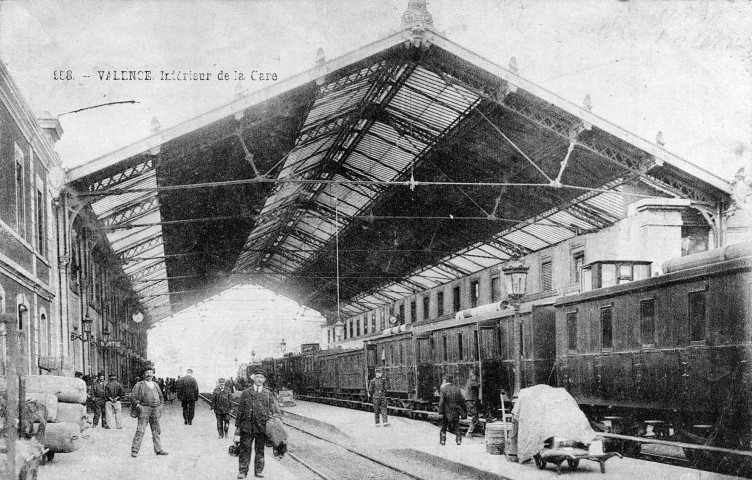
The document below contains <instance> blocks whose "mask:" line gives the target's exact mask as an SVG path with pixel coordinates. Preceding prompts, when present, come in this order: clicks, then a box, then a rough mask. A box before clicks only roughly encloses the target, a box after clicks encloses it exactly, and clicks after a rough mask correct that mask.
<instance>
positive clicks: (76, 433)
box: [25, 375, 87, 453]
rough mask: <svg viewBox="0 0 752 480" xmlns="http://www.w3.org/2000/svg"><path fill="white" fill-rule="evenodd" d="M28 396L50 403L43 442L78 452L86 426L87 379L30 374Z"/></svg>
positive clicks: (53, 448)
mask: <svg viewBox="0 0 752 480" xmlns="http://www.w3.org/2000/svg"><path fill="white" fill-rule="evenodd" d="M25 378H26V398H27V400H30V399H31V400H36V401H37V403H41V404H43V405H45V406H46V407H47V422H48V423H47V427H46V430H45V433H44V440H43V443H44V446H45V447H46V448H48V449H49V451H50V452H51V453H70V452H75V451H76V450H78V449H79V447H80V439H81V432H82V431H83V430H84V428H85V427H86V422H87V417H86V383H85V382H84V381H83V380H81V379H80V378H74V377H61V376H57V375H27V376H26V377H25Z"/></svg>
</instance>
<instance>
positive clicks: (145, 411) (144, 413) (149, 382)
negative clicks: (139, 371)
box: [131, 367, 167, 457]
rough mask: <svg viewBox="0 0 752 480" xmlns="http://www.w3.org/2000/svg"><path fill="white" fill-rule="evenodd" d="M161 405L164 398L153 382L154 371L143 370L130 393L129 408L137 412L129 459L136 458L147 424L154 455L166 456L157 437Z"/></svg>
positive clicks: (158, 434) (151, 369)
mask: <svg viewBox="0 0 752 480" xmlns="http://www.w3.org/2000/svg"><path fill="white" fill-rule="evenodd" d="M162 405H164V397H163V396H162V391H161V390H160V389H159V385H157V382H155V381H154V369H153V368H151V367H148V368H146V369H145V370H144V379H143V380H141V381H140V382H138V383H137V384H136V386H135V387H133V391H132V392H131V408H135V409H137V410H138V412H139V413H138V426H137V427H136V435H134V436H133V443H131V457H137V456H138V451H139V450H140V449H141V441H142V440H143V439H144V432H146V424H149V427H150V428H151V440H152V442H153V443H154V453H155V454H157V455H167V452H165V451H164V450H162V441H161V439H160V437H159V436H160V435H161V433H162V432H161V429H160V426H159V417H161V416H162Z"/></svg>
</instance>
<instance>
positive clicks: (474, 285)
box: [470, 280, 480, 308]
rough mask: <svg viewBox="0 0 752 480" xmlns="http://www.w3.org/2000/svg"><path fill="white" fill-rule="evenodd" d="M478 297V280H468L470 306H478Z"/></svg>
mask: <svg viewBox="0 0 752 480" xmlns="http://www.w3.org/2000/svg"><path fill="white" fill-rule="evenodd" d="M479 298H480V281H479V280H474V281H472V282H470V308H475V307H477V306H478V299H479Z"/></svg>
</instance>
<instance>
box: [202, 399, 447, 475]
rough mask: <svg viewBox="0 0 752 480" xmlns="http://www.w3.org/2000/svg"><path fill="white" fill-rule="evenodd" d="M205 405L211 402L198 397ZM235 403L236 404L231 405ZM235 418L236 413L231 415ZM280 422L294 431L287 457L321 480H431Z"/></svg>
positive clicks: (299, 427)
mask: <svg viewBox="0 0 752 480" xmlns="http://www.w3.org/2000/svg"><path fill="white" fill-rule="evenodd" d="M200 397H201V398H202V399H203V400H204V401H205V402H207V403H211V399H210V398H209V397H207V396H206V395H203V394H201V395H200ZM233 403H235V402H233ZM230 415H231V416H232V417H233V418H235V414H232V413H231V414H230ZM282 423H283V424H285V425H286V426H288V427H289V428H291V429H293V430H295V432H296V433H293V434H292V435H291V438H294V441H292V442H290V444H291V445H292V447H291V449H289V450H288V451H287V454H286V455H287V456H288V457H290V458H291V459H292V460H294V461H295V462H297V463H298V464H299V465H300V466H301V467H303V468H304V469H305V470H307V471H309V472H311V473H313V474H314V475H315V476H316V478H321V479H322V480H345V479H349V478H352V475H353V472H359V473H358V475H359V478H364V479H365V478H367V479H374V480H376V479H378V480H428V479H429V478H434V477H421V476H418V475H415V474H413V473H410V472H408V471H406V470H404V469H402V468H400V467H399V466H396V465H391V464H389V463H387V462H384V461H382V460H379V459H377V458H375V457H373V456H371V455H368V454H366V453H363V452H360V451H357V450H355V449H353V448H351V447H348V446H347V445H344V444H342V443H340V442H335V441H333V440H331V439H328V438H325V437H322V436H320V435H316V434H315V433H313V432H311V431H309V430H306V429H304V428H302V427H301V426H299V425H294V424H293V423H291V422H289V421H286V420H284V419H282Z"/></svg>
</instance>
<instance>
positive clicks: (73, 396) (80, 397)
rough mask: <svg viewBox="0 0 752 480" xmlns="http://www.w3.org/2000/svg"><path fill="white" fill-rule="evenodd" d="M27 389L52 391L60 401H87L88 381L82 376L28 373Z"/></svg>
mask: <svg viewBox="0 0 752 480" xmlns="http://www.w3.org/2000/svg"><path fill="white" fill-rule="evenodd" d="M25 378H26V391H27V392H33V393H51V394H53V395H56V396H57V399H58V401H59V402H66V403H81V404H83V403H86V383H85V382H84V381H83V380H81V379H80V378H74V377H60V376H57V375H27V376H26V377H25Z"/></svg>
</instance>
